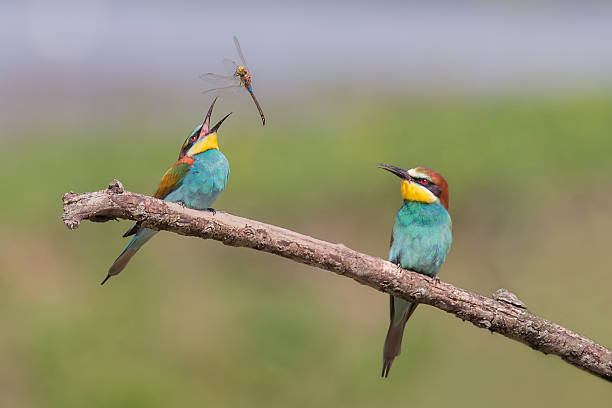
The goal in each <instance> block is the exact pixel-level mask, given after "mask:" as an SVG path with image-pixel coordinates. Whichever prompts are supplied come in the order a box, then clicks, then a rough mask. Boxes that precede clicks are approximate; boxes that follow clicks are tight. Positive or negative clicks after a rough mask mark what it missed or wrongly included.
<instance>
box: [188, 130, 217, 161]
mask: <svg viewBox="0 0 612 408" xmlns="http://www.w3.org/2000/svg"><path fill="white" fill-rule="evenodd" d="M210 149H219V142H218V141H217V133H216V132H215V133H211V134H209V135H207V136H206V137H205V138H204V139H202V140H200V141H199V142H197V143H196V144H194V145H193V146H191V149H189V151H188V152H187V156H192V157H193V156H195V155H196V154H200V153H204V152H205V151H207V150H210Z"/></svg>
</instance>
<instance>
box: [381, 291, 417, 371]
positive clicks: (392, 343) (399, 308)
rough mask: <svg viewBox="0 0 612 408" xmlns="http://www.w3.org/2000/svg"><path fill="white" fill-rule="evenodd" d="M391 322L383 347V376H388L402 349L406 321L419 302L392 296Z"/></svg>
mask: <svg viewBox="0 0 612 408" xmlns="http://www.w3.org/2000/svg"><path fill="white" fill-rule="evenodd" d="M390 304H391V322H390V323H389V330H388V331H387V337H386V338H385V345H384V347H383V367H382V373H381V376H382V377H388V376H389V371H390V370H391V365H392V364H393V360H394V359H395V357H397V356H399V354H400V352H401V351H402V338H403V336H404V328H405V327H406V322H407V321H408V319H409V318H410V316H411V315H412V313H413V312H414V309H416V307H417V306H418V303H414V302H407V301H405V300H403V299H398V298H394V297H393V296H391V302H390Z"/></svg>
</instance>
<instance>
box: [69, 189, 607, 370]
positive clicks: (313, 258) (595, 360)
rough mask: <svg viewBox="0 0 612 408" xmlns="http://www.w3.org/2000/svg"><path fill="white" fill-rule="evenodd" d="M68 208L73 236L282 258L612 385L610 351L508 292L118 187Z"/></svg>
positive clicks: (73, 197)
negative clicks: (207, 246) (76, 232)
mask: <svg viewBox="0 0 612 408" xmlns="http://www.w3.org/2000/svg"><path fill="white" fill-rule="evenodd" d="M63 202H64V214H63V215H62V220H63V221H64V223H65V224H66V225H67V226H68V228H70V229H75V228H77V227H78V226H79V223H80V222H81V221H82V220H84V219H89V220H91V221H108V220H109V219H113V218H115V217H116V218H124V219H130V220H134V221H140V222H142V224H143V225H144V226H146V227H149V228H154V229H159V230H167V231H172V232H176V233H177V234H181V235H188V236H196V237H200V238H204V239H214V240H217V241H221V242H223V243H224V244H225V245H230V246H236V247H245V248H253V249H256V250H259V251H264V252H268V253H271V254H275V255H279V256H282V257H284V258H289V259H292V260H294V261H296V262H300V263H304V264H307V265H311V266H315V267H317V268H321V269H325V270H328V271H331V272H334V273H336V274H338V275H343V276H347V277H349V278H352V279H354V280H356V281H357V282H359V283H361V284H364V285H367V286H370V287H372V288H374V289H376V290H378V291H381V292H386V293H389V294H392V295H394V296H398V297H401V298H404V299H406V300H411V301H417V302H419V303H425V304H428V305H431V306H434V307H436V308H438V309H441V310H444V311H445V312H448V313H452V314H454V315H455V316H457V317H458V318H460V319H462V320H467V321H469V322H471V323H472V324H474V325H475V326H477V327H480V328H484V329H488V330H490V331H491V332H495V333H499V334H501V335H503V336H506V337H508V338H510V339H513V340H517V341H519V342H521V343H523V344H526V345H528V346H529V347H531V348H533V349H535V350H539V351H541V352H543V353H545V354H554V355H557V356H559V357H561V358H562V359H563V360H565V361H567V362H568V363H570V364H573V365H574V366H576V367H579V368H581V369H583V370H586V371H588V372H590V373H592V374H594V375H596V376H599V377H601V378H604V379H606V380H608V381H612V352H611V351H610V350H609V349H607V348H606V347H603V346H601V345H599V344H597V343H595V342H593V341H592V340H590V339H588V338H586V337H584V336H581V335H580V334H578V333H574V332H572V331H571V330H568V329H566V328H564V327H561V326H559V325H558V324H555V323H553V322H551V321H548V320H546V319H544V318H542V317H539V316H536V315H534V314H532V313H530V312H529V311H527V309H525V308H524V306H523V305H522V303H521V302H520V300H518V299H517V298H516V297H515V296H514V298H513V297H512V296H513V295H512V294H511V293H509V292H503V291H502V292H500V291H498V292H496V294H495V296H494V298H495V299H497V300H494V299H491V298H488V297H485V296H481V295H478V294H475V293H472V292H470V291H467V290H464V289H461V288H458V287H455V286H453V285H450V284H448V283H444V282H436V281H435V280H434V279H431V278H429V277H427V276H424V275H421V274H418V273H415V272H411V271H407V270H403V269H400V268H398V266H396V265H394V264H392V263H391V262H387V261H385V260H383V259H381V258H376V257H373V256H370V255H366V254H362V253H360V252H357V251H354V250H352V249H350V248H347V247H346V246H344V245H343V244H332V243H329V242H325V241H321V240H318V239H315V238H312V237H309V236H306V235H302V234H299V233H297V232H293V231H290V230H287V229H284V228H280V227H276V226H274V225H269V224H264V223H261V222H258V221H254V220H250V219H247V218H242V217H237V216H235V215H231V214H227V213H223V212H219V211H218V212H217V213H216V214H213V213H210V212H206V211H197V210H192V209H189V208H184V207H182V206H180V205H178V204H174V203H169V202H166V201H162V200H158V199H155V198H152V197H148V196H144V195H140V194H135V193H130V192H126V191H124V190H123V186H122V185H121V183H119V182H118V181H116V180H115V181H113V182H112V183H111V184H110V185H109V188H108V189H107V190H101V191H97V192H94V193H84V194H75V193H73V192H70V193H67V194H64V197H63Z"/></svg>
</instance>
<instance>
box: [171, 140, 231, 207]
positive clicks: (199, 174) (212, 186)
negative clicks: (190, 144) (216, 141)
mask: <svg viewBox="0 0 612 408" xmlns="http://www.w3.org/2000/svg"><path fill="white" fill-rule="evenodd" d="M229 172H230V168H229V163H228V161H227V159H226V158H225V156H224V155H223V153H221V152H220V151H219V150H217V149H210V150H207V151H205V152H203V153H200V154H198V155H196V156H195V157H194V163H193V165H192V167H191V170H190V171H189V173H187V175H186V176H185V178H184V179H183V182H182V184H181V186H180V187H179V188H177V189H176V190H174V191H173V192H171V193H170V194H168V195H167V196H166V197H165V200H166V201H172V202H177V201H181V202H183V204H185V206H187V207H189V208H194V209H196V210H205V209H207V208H209V207H211V206H212V204H213V203H214V201H215V200H216V199H217V197H219V194H221V192H222V191H223V190H224V189H225V186H226V185H227V179H228V177H229Z"/></svg>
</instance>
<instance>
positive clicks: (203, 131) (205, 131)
mask: <svg viewBox="0 0 612 408" xmlns="http://www.w3.org/2000/svg"><path fill="white" fill-rule="evenodd" d="M217 99H218V98H215V99H213V101H212V103H211V104H210V108H208V113H207V114H206V116H205V117H204V122H202V127H201V128H200V136H204V135H207V134H209V133H210V131H209V129H210V115H212V111H213V108H214V107H215V102H217Z"/></svg>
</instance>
